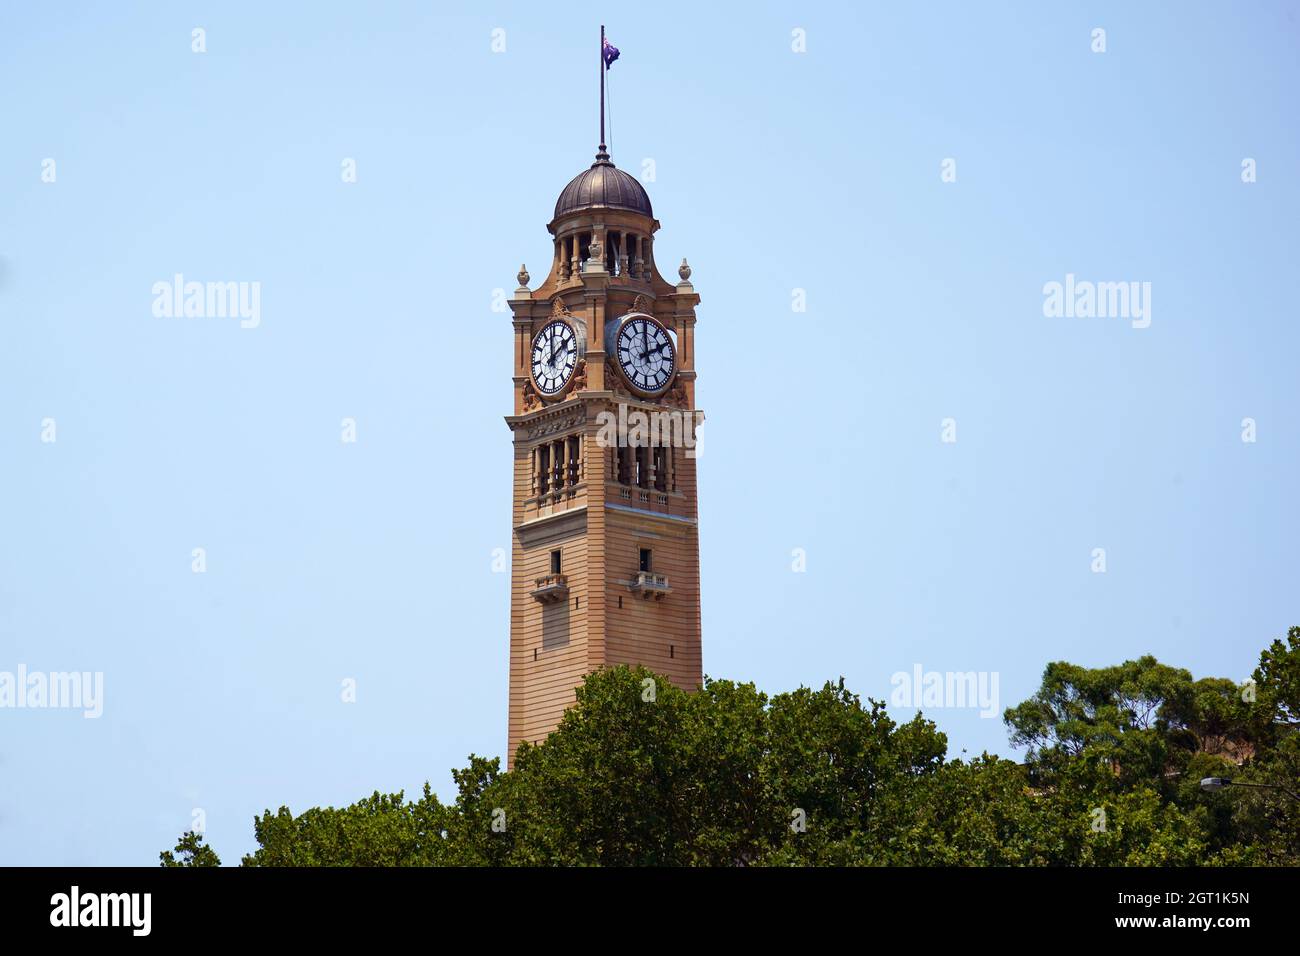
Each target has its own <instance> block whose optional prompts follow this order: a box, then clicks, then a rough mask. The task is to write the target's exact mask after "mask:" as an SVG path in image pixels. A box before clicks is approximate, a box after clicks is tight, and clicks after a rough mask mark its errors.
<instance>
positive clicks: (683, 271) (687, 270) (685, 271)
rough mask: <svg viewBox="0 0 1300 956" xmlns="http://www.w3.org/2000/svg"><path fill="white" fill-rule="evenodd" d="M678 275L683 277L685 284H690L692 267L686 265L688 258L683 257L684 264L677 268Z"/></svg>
mask: <svg viewBox="0 0 1300 956" xmlns="http://www.w3.org/2000/svg"><path fill="white" fill-rule="evenodd" d="M677 274H678V275H679V276H681V277H682V281H683V282H689V281H690V279H691V267H690V266H688V265H687V264H686V257H685V256H683V257H682V264H681V265H680V266H678V267H677Z"/></svg>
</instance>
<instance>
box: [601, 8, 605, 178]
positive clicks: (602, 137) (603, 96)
mask: <svg viewBox="0 0 1300 956" xmlns="http://www.w3.org/2000/svg"><path fill="white" fill-rule="evenodd" d="M600 151H601V152H602V153H603V152H604V151H605V24H603V23H602V24H601V25H600Z"/></svg>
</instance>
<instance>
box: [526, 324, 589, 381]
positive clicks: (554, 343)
mask: <svg viewBox="0 0 1300 956" xmlns="http://www.w3.org/2000/svg"><path fill="white" fill-rule="evenodd" d="M577 361H578V339H577V336H575V335H574V334H573V327H572V326H570V325H569V323H568V322H559V321H557V322H550V323H548V324H547V325H546V327H545V328H543V329H542V330H541V331H540V332H538V333H537V335H536V336H534V337H533V354H532V363H531V367H532V373H533V385H535V386H536V387H537V391H539V392H541V393H542V394H543V395H545V396H547V397H548V398H549V397H550V396H552V395H558V394H560V392H562V391H564V387H565V386H566V385H568V384H569V379H571V378H572V377H573V369H574V366H575V365H576V364H577Z"/></svg>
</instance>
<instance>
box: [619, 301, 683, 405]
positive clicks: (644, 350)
mask: <svg viewBox="0 0 1300 956" xmlns="http://www.w3.org/2000/svg"><path fill="white" fill-rule="evenodd" d="M617 345H618V364H619V366H620V367H621V368H622V369H623V374H624V375H626V376H627V380H628V382H629V383H630V384H631V385H632V387H633V388H635V389H637V390H638V391H641V392H647V393H655V392H662V391H663V390H664V389H665V388H667V387H668V380H669V379H671V378H672V377H673V362H674V356H673V341H672V339H670V338H669V337H668V332H667V331H666V330H665V329H664V327H663V326H662V325H660V324H659V323H658V322H656V321H655V320H654V319H652V318H650V317H649V316H644V315H634V316H633V317H632V318H630V319H628V320H627V321H626V322H624V323H623V325H622V327H621V328H620V329H619V330H618V343H617Z"/></svg>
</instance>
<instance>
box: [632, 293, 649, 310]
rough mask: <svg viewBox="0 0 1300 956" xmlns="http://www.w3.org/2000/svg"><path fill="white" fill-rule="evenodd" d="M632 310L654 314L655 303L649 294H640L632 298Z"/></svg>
mask: <svg viewBox="0 0 1300 956" xmlns="http://www.w3.org/2000/svg"><path fill="white" fill-rule="evenodd" d="M632 311H633V312H644V313H645V314H646V315H654V303H652V302H651V301H650V299H649V297H648V296H645V295H638V296H637V297H636V298H635V299H633V300H632Z"/></svg>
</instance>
